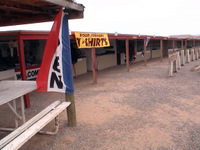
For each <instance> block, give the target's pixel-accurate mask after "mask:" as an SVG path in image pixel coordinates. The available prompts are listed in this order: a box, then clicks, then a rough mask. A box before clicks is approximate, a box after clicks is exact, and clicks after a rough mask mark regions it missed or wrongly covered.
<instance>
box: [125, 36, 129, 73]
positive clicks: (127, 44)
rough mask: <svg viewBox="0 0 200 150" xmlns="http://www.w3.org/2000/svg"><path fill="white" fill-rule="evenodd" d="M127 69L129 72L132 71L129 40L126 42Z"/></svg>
mask: <svg viewBox="0 0 200 150" xmlns="http://www.w3.org/2000/svg"><path fill="white" fill-rule="evenodd" d="M126 68H127V72H129V71H130V63H129V40H128V39H127V40H126Z"/></svg>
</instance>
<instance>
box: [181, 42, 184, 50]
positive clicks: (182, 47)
mask: <svg viewBox="0 0 200 150" xmlns="http://www.w3.org/2000/svg"><path fill="white" fill-rule="evenodd" d="M181 49H182V50H183V49H184V46H183V40H181Z"/></svg>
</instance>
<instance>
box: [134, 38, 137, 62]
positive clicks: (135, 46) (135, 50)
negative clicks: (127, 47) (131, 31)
mask: <svg viewBox="0 0 200 150" xmlns="http://www.w3.org/2000/svg"><path fill="white" fill-rule="evenodd" d="M134 55H135V58H137V40H135V43H134ZM134 61H136V59H135V60H134Z"/></svg>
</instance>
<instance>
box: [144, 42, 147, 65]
mask: <svg viewBox="0 0 200 150" xmlns="http://www.w3.org/2000/svg"><path fill="white" fill-rule="evenodd" d="M146 42H147V39H146V38H145V39H144V65H145V66H146V65H147V46H146Z"/></svg>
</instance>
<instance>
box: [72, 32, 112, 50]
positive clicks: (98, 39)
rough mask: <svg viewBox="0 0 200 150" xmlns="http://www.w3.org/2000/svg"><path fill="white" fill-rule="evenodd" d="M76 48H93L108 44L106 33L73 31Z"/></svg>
mask: <svg viewBox="0 0 200 150" xmlns="http://www.w3.org/2000/svg"><path fill="white" fill-rule="evenodd" d="M75 39H76V44H77V47H78V48H95V47H107V46H110V42H109V40H108V35H107V34H102V33H81V32H75Z"/></svg>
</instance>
